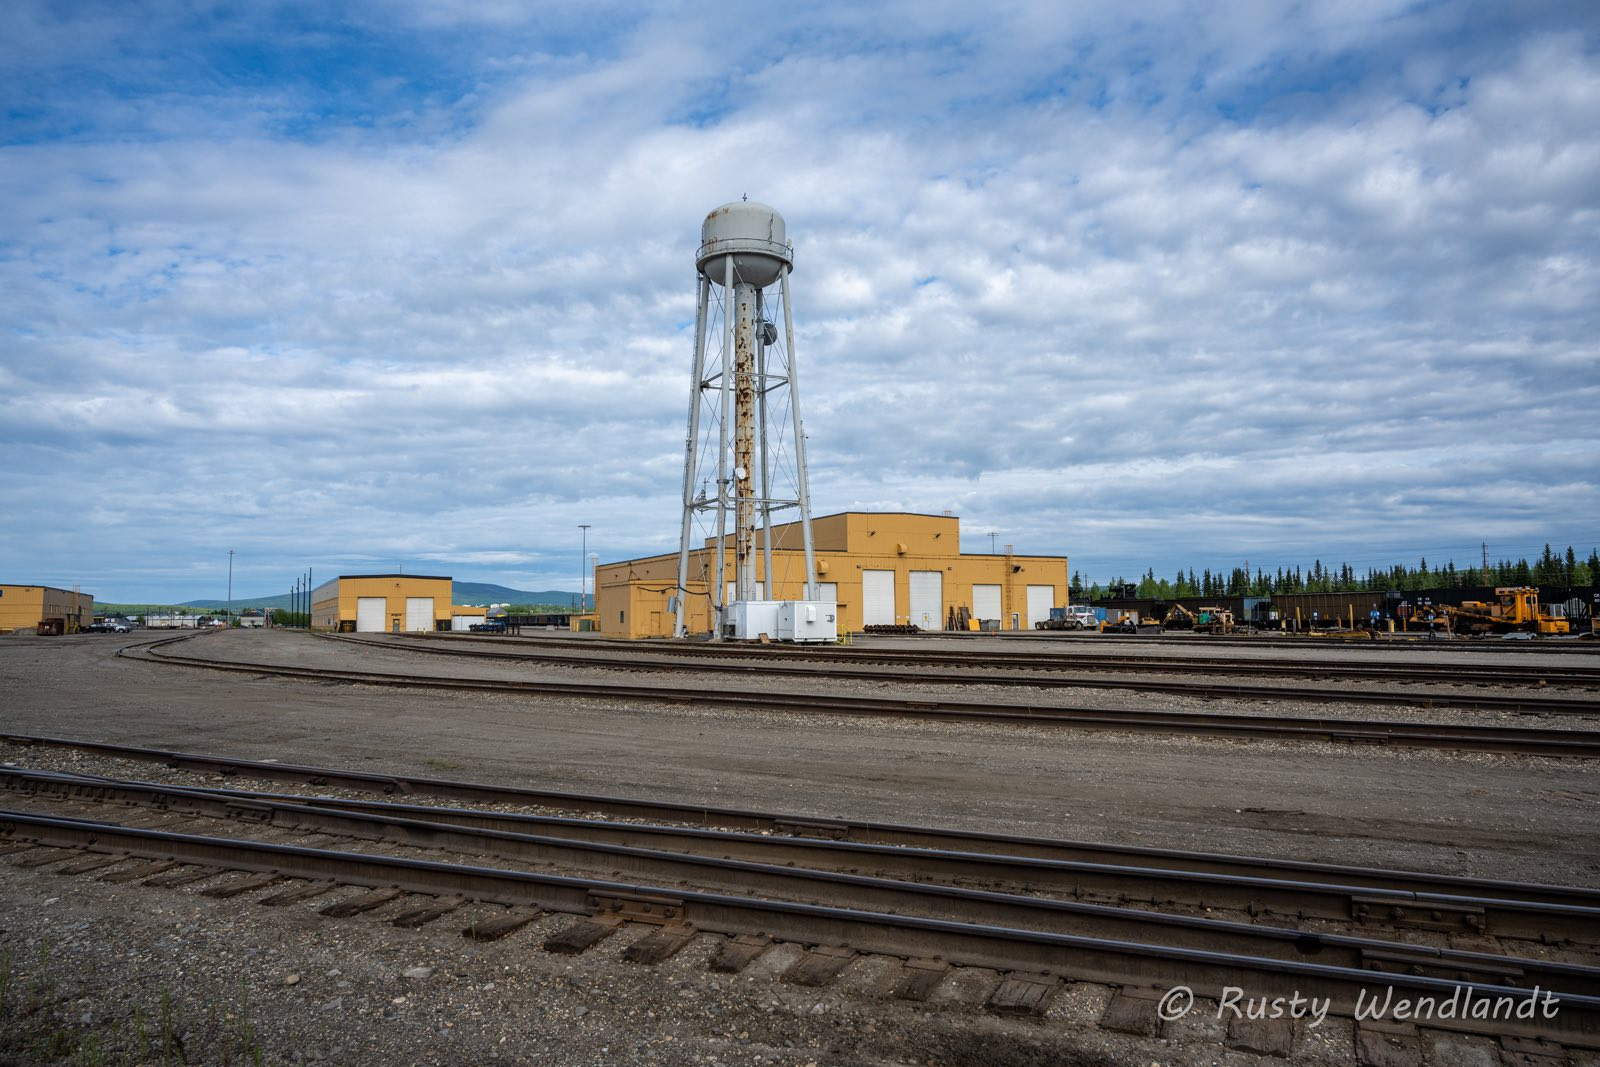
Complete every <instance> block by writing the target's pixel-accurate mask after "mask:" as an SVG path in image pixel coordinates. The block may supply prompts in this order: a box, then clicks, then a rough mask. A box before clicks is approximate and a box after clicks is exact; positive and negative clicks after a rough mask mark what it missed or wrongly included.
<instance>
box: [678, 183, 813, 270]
mask: <svg viewBox="0 0 1600 1067" xmlns="http://www.w3.org/2000/svg"><path fill="white" fill-rule="evenodd" d="M729 256H732V258H733V280H734V284H738V283H740V282H744V283H745V284H747V285H753V286H755V287H756V288H757V289H765V288H766V287H767V286H769V285H771V284H772V283H773V282H775V281H777V280H778V275H779V273H781V271H782V269H783V268H784V267H785V266H787V267H790V268H791V269H793V266H794V253H793V252H792V251H791V250H790V248H789V243H788V240H787V237H786V235H785V231H784V226H783V216H782V215H780V214H778V211H777V209H776V208H772V207H768V206H767V205H766V204H758V203H756V202H755V201H753V200H736V201H734V202H733V203H731V204H723V205H722V206H721V207H719V208H717V209H716V210H715V211H713V212H711V214H709V215H707V216H706V221H705V223H704V224H703V225H701V227H700V251H699V253H698V254H697V255H696V256H695V265H696V266H698V267H699V268H700V272H701V273H702V274H704V275H705V276H706V279H707V280H708V281H711V282H713V283H715V284H717V285H721V284H722V283H723V281H724V279H725V278H726V276H727V275H726V271H727V261H728V258H729Z"/></svg>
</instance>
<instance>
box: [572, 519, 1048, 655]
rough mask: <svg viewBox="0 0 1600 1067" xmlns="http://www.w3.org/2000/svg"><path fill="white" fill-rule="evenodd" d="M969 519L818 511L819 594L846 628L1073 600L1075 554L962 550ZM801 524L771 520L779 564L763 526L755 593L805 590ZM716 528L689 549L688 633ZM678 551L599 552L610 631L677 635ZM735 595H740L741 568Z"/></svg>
mask: <svg viewBox="0 0 1600 1067" xmlns="http://www.w3.org/2000/svg"><path fill="white" fill-rule="evenodd" d="M960 525H961V524H960V520H959V519H958V518H956V517H955V516H953V515H917V514H907V513H903V512H893V513H883V512H863V511H847V512H841V513H839V514H836V515H825V516H821V517H819V518H816V519H813V520H812V523H811V527H812V540H813V550H814V553H815V558H816V575H815V582H816V585H817V590H816V593H817V596H816V599H818V600H820V601H832V602H834V603H836V604H837V605H838V609H837V611H838V626H839V631H840V632H841V633H845V632H860V631H861V630H862V629H863V628H864V627H866V626H872V625H902V626H904V625H911V626H915V627H917V628H918V629H922V630H942V629H944V628H945V626H946V623H947V622H948V621H949V619H950V616H951V613H952V611H953V610H954V609H958V608H966V609H967V610H968V612H969V613H970V615H971V617H972V618H974V619H979V620H985V621H992V622H993V623H994V624H995V625H996V626H997V627H998V628H999V629H1004V630H1023V629H1031V628H1032V627H1033V624H1034V623H1035V622H1037V621H1039V620H1041V619H1045V618H1048V617H1049V614H1050V609H1051V608H1052V607H1061V606H1062V605H1064V604H1066V602H1067V581H1068V570H1067V557H1065V556H1019V555H1016V554H1014V553H1013V552H1012V551H1011V546H1009V545H1007V546H1005V551H1004V552H998V553H994V552H992V553H982V554H979V553H963V552H962V551H961V529H960ZM799 527H800V524H799V523H797V522H793V523H788V524H785V525H781V526H774V527H773V529H772V571H773V576H774V579H775V580H774V581H773V582H772V583H770V585H769V583H768V581H767V576H766V573H765V568H764V565H763V563H762V560H763V559H764V555H765V553H764V552H763V551H761V549H762V548H764V544H763V538H762V533H761V531H760V530H759V529H758V530H757V531H756V532H755V538H756V542H755V547H756V551H755V552H754V553H753V555H754V557H755V559H756V560H757V574H756V578H757V582H756V598H757V599H764V600H800V599H802V598H803V596H804V593H803V590H802V588H801V586H802V584H803V582H804V578H805V554H804V552H803V551H802V549H801V531H800V528H799ZM714 546H715V539H711V538H708V539H707V540H706V543H705V545H704V546H702V547H700V548H696V549H695V550H693V551H692V552H691V553H690V560H689V571H688V573H689V580H688V581H687V582H685V583H684V585H685V590H686V594H685V596H684V601H683V602H684V608H685V621H686V623H687V629H688V631H689V632H690V633H709V632H710V630H711V597H710V595H709V592H710V587H711V578H710V576H711V575H712V574H714V573H715V568H714V566H713V564H714V562H715V559H714V556H715V547H714ZM733 552H734V546H733V544H731V543H729V544H727V545H725V546H724V554H725V556H724V571H723V573H724V574H725V575H732V574H733V573H734V572H733ZM677 573H678V554H677V553H672V554H670V555H663V556H650V557H647V558H644V559H631V560H623V561H621V562H619V563H607V564H602V565H600V566H599V567H597V568H596V569H595V611H596V615H597V617H598V623H599V625H598V628H599V630H600V631H601V632H602V633H605V634H608V635H610V636H613V637H671V636H672V631H673V622H674V614H673V611H672V607H671V605H670V604H669V601H670V600H671V598H672V597H673V596H674V595H675V593H676V587H677ZM726 584H727V591H726V594H725V597H726V602H732V600H733V599H734V596H733V586H734V583H733V581H732V580H729V581H728V582H727V583H726Z"/></svg>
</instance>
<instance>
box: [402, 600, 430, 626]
mask: <svg viewBox="0 0 1600 1067" xmlns="http://www.w3.org/2000/svg"><path fill="white" fill-rule="evenodd" d="M431 629H433V597H431V596H408V597H406V632H407V633H415V632H417V631H418V630H431Z"/></svg>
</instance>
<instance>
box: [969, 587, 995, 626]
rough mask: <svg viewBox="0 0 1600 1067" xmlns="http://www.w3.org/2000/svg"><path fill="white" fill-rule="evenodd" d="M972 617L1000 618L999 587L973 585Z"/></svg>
mask: <svg viewBox="0 0 1600 1067" xmlns="http://www.w3.org/2000/svg"><path fill="white" fill-rule="evenodd" d="M972 617H973V618H975V619H998V618H1000V587H999V586H998V585H974V586H973V587H972Z"/></svg>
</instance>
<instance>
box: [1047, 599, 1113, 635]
mask: <svg viewBox="0 0 1600 1067" xmlns="http://www.w3.org/2000/svg"><path fill="white" fill-rule="evenodd" d="M1099 625H1100V620H1099V619H1098V618H1097V617H1096V616H1095V613H1094V609H1093V608H1089V607H1085V606H1084V605H1082V604H1078V605H1076V606H1074V605H1072V604H1068V605H1067V606H1066V607H1064V608H1051V609H1050V617H1049V618H1048V619H1040V620H1039V621H1038V622H1036V623H1034V624H1033V628H1034V629H1035V630H1093V629H1094V628H1095V627H1097V626H1099Z"/></svg>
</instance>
